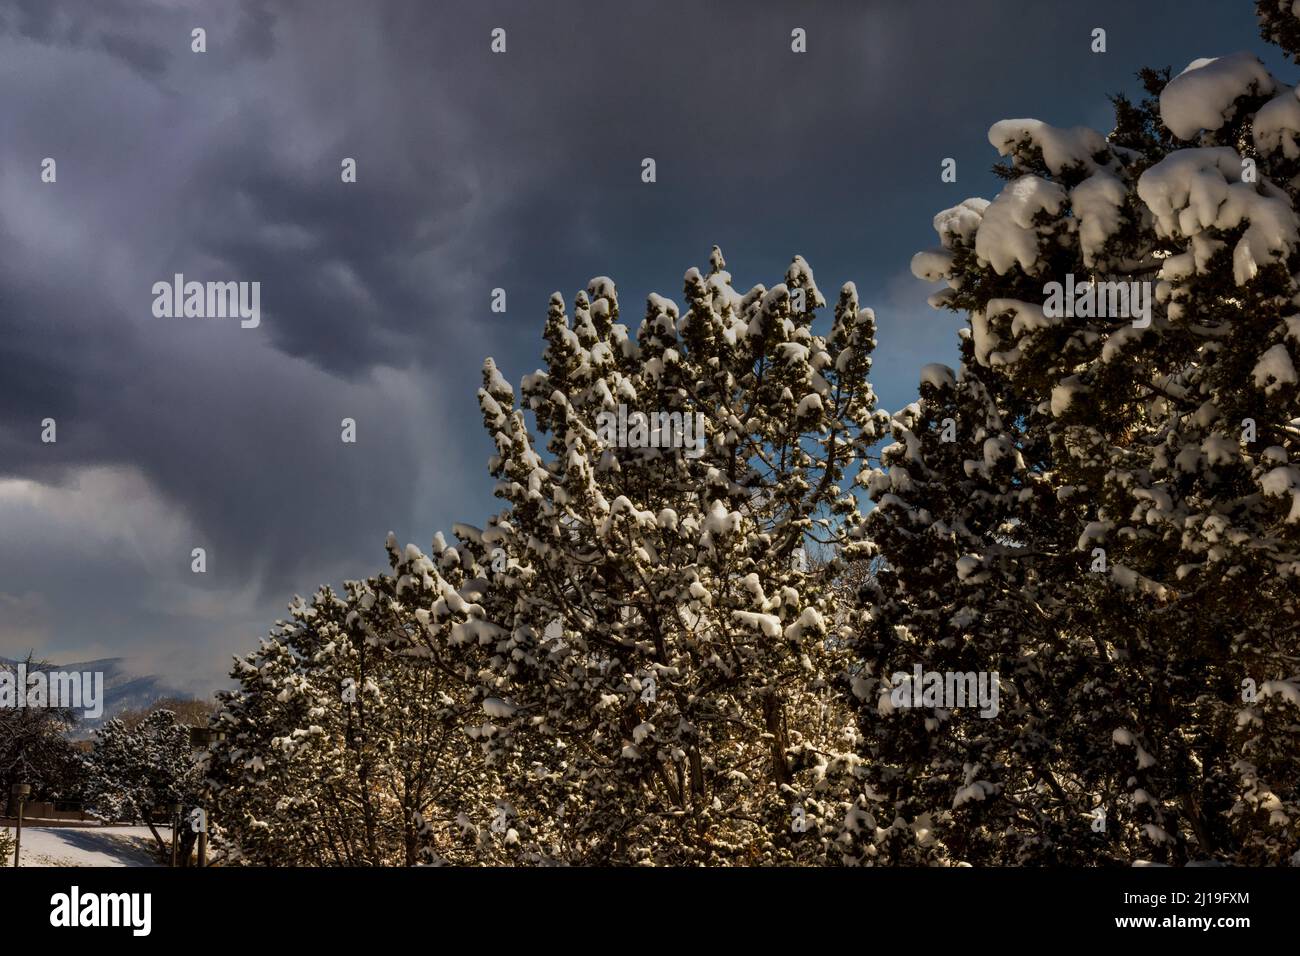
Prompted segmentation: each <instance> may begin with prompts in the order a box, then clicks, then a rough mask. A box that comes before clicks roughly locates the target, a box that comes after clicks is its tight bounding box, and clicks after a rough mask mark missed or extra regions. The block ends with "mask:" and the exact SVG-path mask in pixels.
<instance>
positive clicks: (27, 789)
mask: <svg viewBox="0 0 1300 956" xmlns="http://www.w3.org/2000/svg"><path fill="white" fill-rule="evenodd" d="M31 792H32V788H31V786H30V785H28V784H25V783H16V784H14V785H13V786H12V787H10V788H9V793H10V795H11V796H12V797H13V798H14V800H16V801H17V802H18V831H17V836H15V838H14V868H15V869H16V868H17V867H18V853H19V851H20V850H21V849H22V845H23V804H24V803H26V802H27V797H28V796H30V794H31Z"/></svg>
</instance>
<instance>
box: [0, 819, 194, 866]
mask: <svg viewBox="0 0 1300 956" xmlns="http://www.w3.org/2000/svg"><path fill="white" fill-rule="evenodd" d="M9 833H10V835H11V836H12V834H13V831H12V830H10V831H9ZM158 834H159V835H160V836H161V837H162V838H163V839H164V840H166V839H168V838H169V837H170V833H169V831H168V830H167V829H166V828H165V827H160V828H159V829H158ZM154 846H155V844H154V839H153V837H152V836H151V835H150V834H149V828H148V827H78V828H73V827H28V826H25V827H23V846H22V853H21V856H20V859H19V865H20V866H158V865H159V864H158V862H157V860H156V858H155V856H154V853H153V849H154ZM11 863H12V860H6V861H5V865H10V864H11Z"/></svg>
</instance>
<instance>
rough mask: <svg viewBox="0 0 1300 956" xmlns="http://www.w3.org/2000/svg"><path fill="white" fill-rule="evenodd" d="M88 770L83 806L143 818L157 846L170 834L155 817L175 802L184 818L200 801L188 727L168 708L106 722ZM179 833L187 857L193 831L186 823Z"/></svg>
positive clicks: (199, 773)
mask: <svg viewBox="0 0 1300 956" xmlns="http://www.w3.org/2000/svg"><path fill="white" fill-rule="evenodd" d="M86 776H87V782H86V804H87V807H88V808H89V809H91V810H93V811H94V812H96V813H98V814H99V815H100V816H101V817H104V818H105V819H108V820H117V821H125V822H129V823H137V822H138V823H143V824H145V825H146V826H148V828H149V832H150V833H152V834H153V838H154V840H155V841H157V844H158V849H159V850H160V851H165V850H166V849H167V848H168V846H169V845H170V840H169V839H168V840H164V839H163V837H162V836H161V835H160V834H159V832H158V828H157V826H156V823H157V821H158V820H159V819H171V818H172V814H173V810H172V808H173V806H174V805H175V804H177V803H180V804H181V806H182V807H183V810H182V814H181V817H182V819H184V820H188V819H189V814H190V812H191V811H192V810H193V809H195V808H196V807H199V806H200V805H201V803H202V793H203V768H202V764H201V762H200V761H199V760H197V759H196V755H195V753H194V748H193V747H192V745H191V743H190V731H189V728H188V727H186V726H185V725H184V724H181V723H179V722H178V721H177V720H176V715H175V714H173V713H172V712H171V711H169V710H156V711H153V712H152V713H150V714H149V715H148V716H146V717H145V718H144V719H143V720H142V721H140V722H139V723H138V724H137V725H136V726H135V728H134V729H131V730H128V729H127V727H126V725H125V724H123V723H122V722H121V721H120V720H110V721H108V722H107V723H106V724H104V726H102V727H101V728H100V729H99V730H97V731H96V732H95V741H94V746H93V748H92V749H91V751H90V753H89V754H87V755H86ZM180 834H181V844H180V852H181V858H182V859H188V857H189V851H190V848H191V847H192V846H193V844H194V840H195V836H196V833H195V831H194V830H193V828H191V827H188V826H185V827H182V828H181V830H180Z"/></svg>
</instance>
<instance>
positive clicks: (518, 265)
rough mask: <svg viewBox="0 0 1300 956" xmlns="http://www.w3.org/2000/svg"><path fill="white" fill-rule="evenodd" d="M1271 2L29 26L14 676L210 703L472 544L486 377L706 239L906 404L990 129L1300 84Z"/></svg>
mask: <svg viewBox="0 0 1300 956" xmlns="http://www.w3.org/2000/svg"><path fill="white" fill-rule="evenodd" d="M1253 6H1254V5H1253V3H1251V2H1248V0H1233V2H1226V0H1217V2H1208V0H1205V2H1200V0H1143V2H1142V3H1141V4H1134V3H1133V2H1132V0H1115V2H1111V0H1098V2H1089V3H1086V4H1085V3H1079V2H1065V0H1049V2H1041V3H1032V4H1031V3H1028V2H1024V0H1005V2H1002V0H955V2H949V0H930V2H927V3H913V2H903V0H898V2H859V3H849V2H826V0H822V2H798V3H796V2H792V0H786V2H780V3H777V2H763V0H746V2H741V0H720V2H711V3H708V4H701V3H698V2H695V3H685V2H675V0H668V2H655V3H636V4H633V3H630V2H623V0H619V2H610V0H604V2H593V3H587V2H573V0H548V2H546V3H538V2H536V0H528V2H510V3H505V2H491V0H445V2H442V0H433V2H419V0H409V2H403V0H368V2H366V3H355V2H340V0H309V2H308V0H282V2H260V0H244V2H240V3H236V2H218V0H211V2H177V0H0V656H9V657H14V656H21V655H22V654H24V653H25V652H27V651H28V650H32V651H35V652H36V653H37V655H38V656H40V657H44V658H46V659H48V660H51V661H54V662H71V661H76V660H88V659H94V658H102V657H126V658H127V659H128V660H130V661H131V662H132V664H133V666H134V667H136V668H138V669H139V670H140V671H141V672H148V673H155V674H159V675H161V676H163V677H165V678H167V679H168V680H170V681H171V682H173V683H174V684H176V685H177V686H181V687H184V688H186V689H188V690H190V691H191V692H193V693H196V694H200V695H206V694H208V693H210V692H211V691H212V690H213V689H214V688H216V687H218V686H223V685H224V683H225V682H224V677H225V675H226V673H227V672H228V670H229V668H230V659H231V657H232V655H235V654H242V653H245V652H247V651H249V650H252V649H253V648H254V647H256V645H257V641H258V639H259V637H261V636H262V635H264V634H266V632H267V631H268V629H269V628H270V627H271V625H272V624H273V623H274V622H275V620H276V619H277V618H279V617H281V616H283V614H284V609H285V606H286V605H287V604H288V603H289V602H290V600H291V599H292V597H293V595H294V594H303V595H308V594H310V593H312V592H313V591H314V590H316V588H317V587H318V586H319V585H320V584H322V583H333V584H335V585H337V584H339V583H340V582H341V581H343V580H345V579H349V578H357V577H364V576H366V575H368V574H371V573H374V572H376V571H378V570H382V569H385V567H386V564H385V561H386V558H385V554H384V550H383V543H384V537H385V534H386V533H387V532H388V531H389V530H392V531H394V532H396V534H397V537H398V539H399V540H400V541H402V542H406V541H413V542H415V543H416V544H418V545H419V546H421V547H422V548H426V549H427V548H428V547H429V543H430V541H431V540H432V538H433V535H434V534H435V532H437V531H440V530H441V531H444V532H450V529H451V526H452V524H453V523H454V522H465V523H469V524H475V525H480V526H481V525H482V524H484V523H485V521H486V519H487V517H488V516H489V515H490V514H492V513H494V512H495V511H496V510H498V508H499V502H497V501H495V500H494V499H493V497H492V494H491V487H492V481H491V479H490V478H489V477H488V475H487V470H486V463H487V458H488V456H489V455H490V454H491V451H492V445H491V442H490V441H489V439H488V437H487V434H486V433H485V432H484V431H483V427H482V420H481V416H480V414H479V411H478V407H477V403H476V399H475V391H476V389H477V388H478V386H479V384H480V370H481V367H482V363H483V359H484V358H485V357H487V356H493V357H494V358H495V359H496V361H497V364H498V365H499V366H500V367H501V369H502V371H503V373H504V374H505V375H506V377H507V378H508V379H509V380H511V381H512V382H515V383H517V382H518V380H519V378H520V377H521V376H522V375H524V374H527V373H529V372H532V371H533V370H535V369H536V368H537V367H538V365H539V363H540V358H541V350H542V344H543V343H542V339H541V330H542V323H543V321H544V319H545V316H546V305H547V301H548V299H549V297H550V294H551V293H552V292H554V291H560V292H561V293H562V294H563V295H564V297H565V299H566V301H569V302H572V300H573V297H574V295H575V293H576V292H577V291H578V290H579V289H582V288H585V286H586V284H587V281H588V280H589V279H590V278H592V277H593V276H598V275H608V276H610V277H612V278H613V279H614V280H615V281H616V282H617V283H618V288H619V299H620V303H621V305H622V308H623V312H622V315H621V321H623V322H624V323H625V324H628V325H629V326H630V327H632V328H633V329H635V327H636V325H637V323H639V321H640V319H641V317H642V315H643V314H644V305H643V303H644V301H645V297H646V295H647V294H648V293H651V292H659V293H661V294H664V295H666V296H668V297H670V298H673V299H675V300H676V301H678V302H680V301H681V289H682V276H683V274H684V273H685V271H686V270H687V269H688V268H690V267H692V266H698V267H701V268H706V267H707V264H708V257H709V250H710V248H711V247H712V246H713V245H714V244H717V245H719V246H720V247H721V249H722V251H723V254H724V255H725V257H726V259H727V266H728V271H730V272H731V273H732V276H733V278H734V284H735V285H736V287H737V288H738V289H739V290H740V291H745V290H747V289H749V288H750V287H751V286H753V285H755V284H759V283H762V284H764V285H766V286H769V287H770V286H772V285H775V284H776V283H778V282H780V281H782V279H783V277H784V272H785V268H786V266H787V265H788V263H789V262H790V260H791V258H792V257H793V256H794V255H796V254H799V255H803V256H804V258H805V259H807V260H808V262H809V263H810V264H811V266H812V268H813V269H814V271H815V274H816V277H817V281H818V284H819V285H820V287H821V288H822V290H823V292H824V293H827V296H828V298H830V299H832V301H833V299H834V295H833V293H834V292H835V290H837V289H838V288H839V286H840V285H841V284H842V283H844V282H845V281H853V282H855V283H856V284H857V287H858V291H859V295H860V298H861V300H862V302H863V304H864V305H869V306H871V307H872V308H874V309H875V311H876V316H877V320H878V322H879V347H878V349H877V353H876V366H875V372H874V382H875V387H876V391H877V393H878V394H879V396H880V398H881V404H882V406H883V407H885V408H887V409H890V410H894V409H898V408H900V407H902V406H903V405H906V404H907V403H908V402H910V401H912V400H913V399H914V398H915V394H916V383H917V378H918V373H919V370H920V368H921V366H923V365H924V364H926V363H929V362H936V361H939V362H943V361H948V362H953V361H954V360H955V355H956V331H957V329H958V328H960V327H961V325H962V319H961V317H960V316H955V315H953V314H951V313H947V312H936V311H933V310H931V309H930V308H929V307H928V306H927V305H926V304H925V298H926V296H927V295H928V294H929V293H930V292H931V291H933V290H932V288H931V287H930V286H929V285H928V284H926V283H924V282H921V281H920V280H917V279H915V278H913V277H912V275H911V273H910V271H909V268H908V264H909V261H910V259H911V257H912V255H913V253H915V252H917V251H919V250H922V249H925V248H928V247H931V246H934V245H936V241H935V236H934V232H933V229H932V226H931V220H932V219H933V216H934V214H935V213H937V212H939V211H940V210H942V209H945V208H948V207H950V206H953V205H956V204H957V203H959V202H961V200H963V199H965V198H967V197H969V196H983V197H985V198H989V199H991V198H993V196H995V195H996V194H997V192H998V191H999V189H1000V188H1001V184H1000V182H999V181H998V180H997V179H996V178H995V177H994V176H993V175H992V174H991V172H990V169H991V167H992V165H993V164H994V163H995V162H996V161H997V159H998V157H997V154H996V152H995V151H994V150H993V149H992V147H991V146H990V145H989V143H988V140H987V131H988V128H989V126H991V125H992V124H993V123H994V122H995V121H997V120H1000V119H1004V118H1013V117H1033V118H1037V119H1041V120H1044V121H1046V122H1049V123H1052V124H1054V125H1057V126H1073V125H1087V126H1092V127H1095V128H1097V129H1099V130H1101V131H1102V132H1107V131H1109V129H1110V128H1111V122H1110V120H1111V112H1110V106H1109V103H1108V100H1107V95H1108V94H1110V93H1115V92H1121V91H1124V92H1128V93H1130V94H1136V93H1138V92H1139V90H1138V87H1137V84H1136V80H1135V78H1134V73H1135V72H1136V70H1137V69H1138V68H1139V67H1142V66H1156V67H1160V66H1172V67H1173V68H1174V70H1175V72H1177V71H1179V70H1181V69H1182V68H1183V67H1185V66H1186V65H1187V64H1188V63H1189V62H1190V61H1191V60H1193V59H1195V58H1197V57H1202V56H1219V55H1223V54H1226V53H1231V52H1234V51H1236V50H1250V51H1252V52H1255V53H1256V54H1257V55H1259V56H1261V57H1262V58H1263V59H1264V61H1265V63H1266V64H1267V65H1268V66H1269V68H1270V69H1272V70H1273V71H1274V73H1275V74H1276V75H1277V76H1278V77H1279V78H1281V79H1282V80H1283V81H1284V82H1291V83H1293V82H1294V81H1295V80H1296V79H1297V77H1296V76H1295V75H1294V71H1295V68H1294V67H1289V66H1288V64H1286V63H1285V62H1284V61H1283V60H1282V58H1281V57H1280V56H1279V55H1278V54H1277V52H1276V51H1275V50H1273V49H1272V48H1271V47H1269V46H1267V45H1266V44H1265V43H1264V41H1262V40H1260V39H1259V37H1258V31H1257V27H1256V23H1255V19H1254V14H1253ZM196 27H201V28H202V29H203V30H204V31H206V51H205V52H202V53H198V52H194V51H193V50H192V48H191V47H192V30H194V29H195V28H196ZM1098 27H1100V28H1102V29H1104V30H1105V31H1106V52H1104V53H1094V52H1092V50H1091V49H1090V47H1091V44H1092V31H1093V30H1094V28H1098ZM496 28H501V29H504V30H505V39H506V49H505V52H504V53H494V52H493V51H492V50H491V42H492V37H491V34H492V31H493V30H494V29H496ZM795 28H800V29H803V30H804V31H805V32H806V38H807V40H806V43H807V52H805V53H794V52H793V51H792V50H791V31H792V30H794V29H795ZM47 157H48V158H53V159H54V160H55V162H56V167H55V169H56V175H57V179H56V181H55V182H52V183H50V182H43V181H42V175H41V174H42V161H43V160H44V159H46V158H47ZM345 157H351V158H353V159H355V160H356V168H357V177H356V182H354V183H344V182H343V181H342V176H341V175H340V172H341V162H342V160H343V159H344V158H345ZM647 157H649V158H653V159H654V160H655V164H656V181H655V182H653V183H645V182H642V178H641V171H642V160H643V159H645V158H647ZM945 158H952V159H955V160H956V162H957V181H956V182H943V181H942V180H941V176H940V172H941V164H942V161H943V160H944V159H945ZM176 273H181V274H183V275H184V276H185V277H186V279H187V280H188V279H195V280H199V281H238V282H253V281H256V282H259V283H260V297H261V322H260V324H259V325H258V326H257V327H256V328H242V327H241V324H240V322H239V321H238V320H237V319H200V318H195V317H190V318H184V317H181V318H159V317H156V316H155V315H154V312H153V303H154V295H153V292H152V289H153V286H154V284H155V283H156V282H159V281H167V282H170V281H171V278H172V276H173V275H174V274H176ZM497 288H501V289H504V290H505V291H506V311H505V312H504V313H497V312H493V311H492V309H491V307H490V306H491V302H492V294H493V290H494V289H497ZM47 418H52V419H54V421H55V427H56V438H57V440H56V441H55V442H53V443H50V442H44V441H42V431H43V428H42V422H43V420H45V419H47ZM344 418H352V419H354V420H355V422H356V438H357V440H356V442H355V443H344V442H343V441H341V427H340V423H341V421H342V419H344ZM196 547H202V548H204V549H205V552H206V562H207V569H206V571H205V573H202V574H196V573H194V571H193V570H192V557H191V555H192V550H193V549H194V548H196Z"/></svg>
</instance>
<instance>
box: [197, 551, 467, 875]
mask: <svg viewBox="0 0 1300 956" xmlns="http://www.w3.org/2000/svg"><path fill="white" fill-rule="evenodd" d="M411 550H412V551H413V549H411ZM389 556H390V561H391V563H392V564H393V565H394V566H397V565H399V564H400V565H401V566H402V567H403V570H404V572H407V571H411V570H412V568H411V565H410V564H409V562H406V561H404V559H402V558H401V556H400V555H398V553H397V551H396V546H395V544H394V543H393V542H392V540H391V538H390V543H389ZM425 561H426V562H427V559H425ZM415 573H416V574H418V575H422V576H423V575H424V571H423V570H421V571H417V572H415ZM412 581H413V578H412V576H411V575H410V574H407V573H403V575H402V576H401V577H400V578H397V577H394V576H391V575H382V574H381V575H377V576H375V577H372V578H370V579H368V580H366V581H355V582H348V583H347V584H346V585H345V589H344V593H343V594H338V593H336V592H334V591H333V590H332V589H330V588H328V587H325V588H322V589H321V590H320V591H318V592H317V593H316V594H315V595H314V596H313V598H312V600H311V602H310V603H308V602H305V601H302V600H301V599H299V600H297V601H296V602H295V603H294V604H293V606H292V607H291V608H290V619H289V620H288V621H282V622H279V624H277V626H276V628H275V629H274V630H273V631H272V633H271V634H270V636H269V637H268V638H266V639H265V640H264V641H263V642H262V646H261V647H260V648H259V649H258V650H257V651H255V652H254V653H252V654H250V655H248V656H247V657H245V658H243V659H242V660H238V661H237V662H236V666H235V669H234V671H233V672H232V675H231V676H232V677H233V678H234V679H235V680H237V681H238V682H239V687H238V689H236V690H234V691H230V692H225V693H223V694H222V695H220V700H221V703H222V710H221V712H220V714H219V715H218V718H217V721H216V724H215V726H216V728H217V729H218V730H220V731H223V732H224V733H225V737H224V739H222V740H220V741H218V742H217V743H216V744H215V745H214V747H213V750H212V755H211V760H210V774H211V777H212V780H213V783H214V786H215V790H216V796H217V803H216V808H215V812H214V819H215V820H216V821H217V822H218V823H220V825H221V826H222V828H223V831H224V834H225V837H226V839H227V841H228V842H229V843H230V844H231V845H232V855H238V856H242V857H243V858H244V859H245V860H247V861H250V862H253V863H258V864H267V865H280V866H283V865H293V864H300V865H314V866H331V865H347V866H379V865H389V866H402V865H406V866H409V865H413V864H416V863H418V862H421V860H422V859H424V858H426V857H427V856H429V855H434V857H435V858H436V859H440V860H447V861H451V862H461V863H467V862H473V861H475V860H478V859H480V857H479V855H478V854H477V852H476V845H477V844H476V841H475V840H474V839H469V840H467V839H466V837H465V831H466V830H469V831H470V832H471V834H473V831H474V828H473V827H472V826H470V825H468V824H466V823H465V820H466V819H467V817H468V816H469V815H473V814H475V813H476V812H479V811H482V810H483V807H482V806H481V805H480V804H478V803H475V800H476V799H477V797H476V794H477V793H478V792H479V791H480V790H483V789H484V786H483V780H482V779H481V775H482V774H483V773H484V770H483V762H482V760H481V759H480V756H479V753H478V750H477V748H476V747H475V746H474V745H473V742H472V741H471V739H470V738H469V737H468V736H467V735H466V733H465V730H464V728H465V725H466V723H467V722H468V721H467V717H466V712H467V710H468V709H469V705H468V704H467V703H466V696H465V692H464V691H463V690H462V689H460V681H459V679H458V677H457V675H449V674H447V673H446V671H445V670H444V669H442V668H441V667H439V666H437V663H438V662H437V661H433V660H431V659H430V658H429V657H428V656H427V655H422V654H415V653H412V650H413V644H412V641H413V637H414V634H415V632H416V631H418V630H419V629H420V628H421V626H422V625H421V623H420V620H419V618H418V617H417V614H421V615H423V616H427V613H426V612H419V611H417V607H418V605H419V602H417V601H414V600H410V598H412V597H414V596H415V591H412V593H410V594H404V592H405V591H407V590H408V589H410V588H411V587H412ZM424 585H425V587H426V588H427V587H431V586H432V580H431V579H428V578H427V576H426V578H425V582H424ZM421 601H422V602H423V603H424V604H427V603H428V600H427V595H426V596H425V597H422V598H421ZM458 818H459V820H458Z"/></svg>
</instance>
